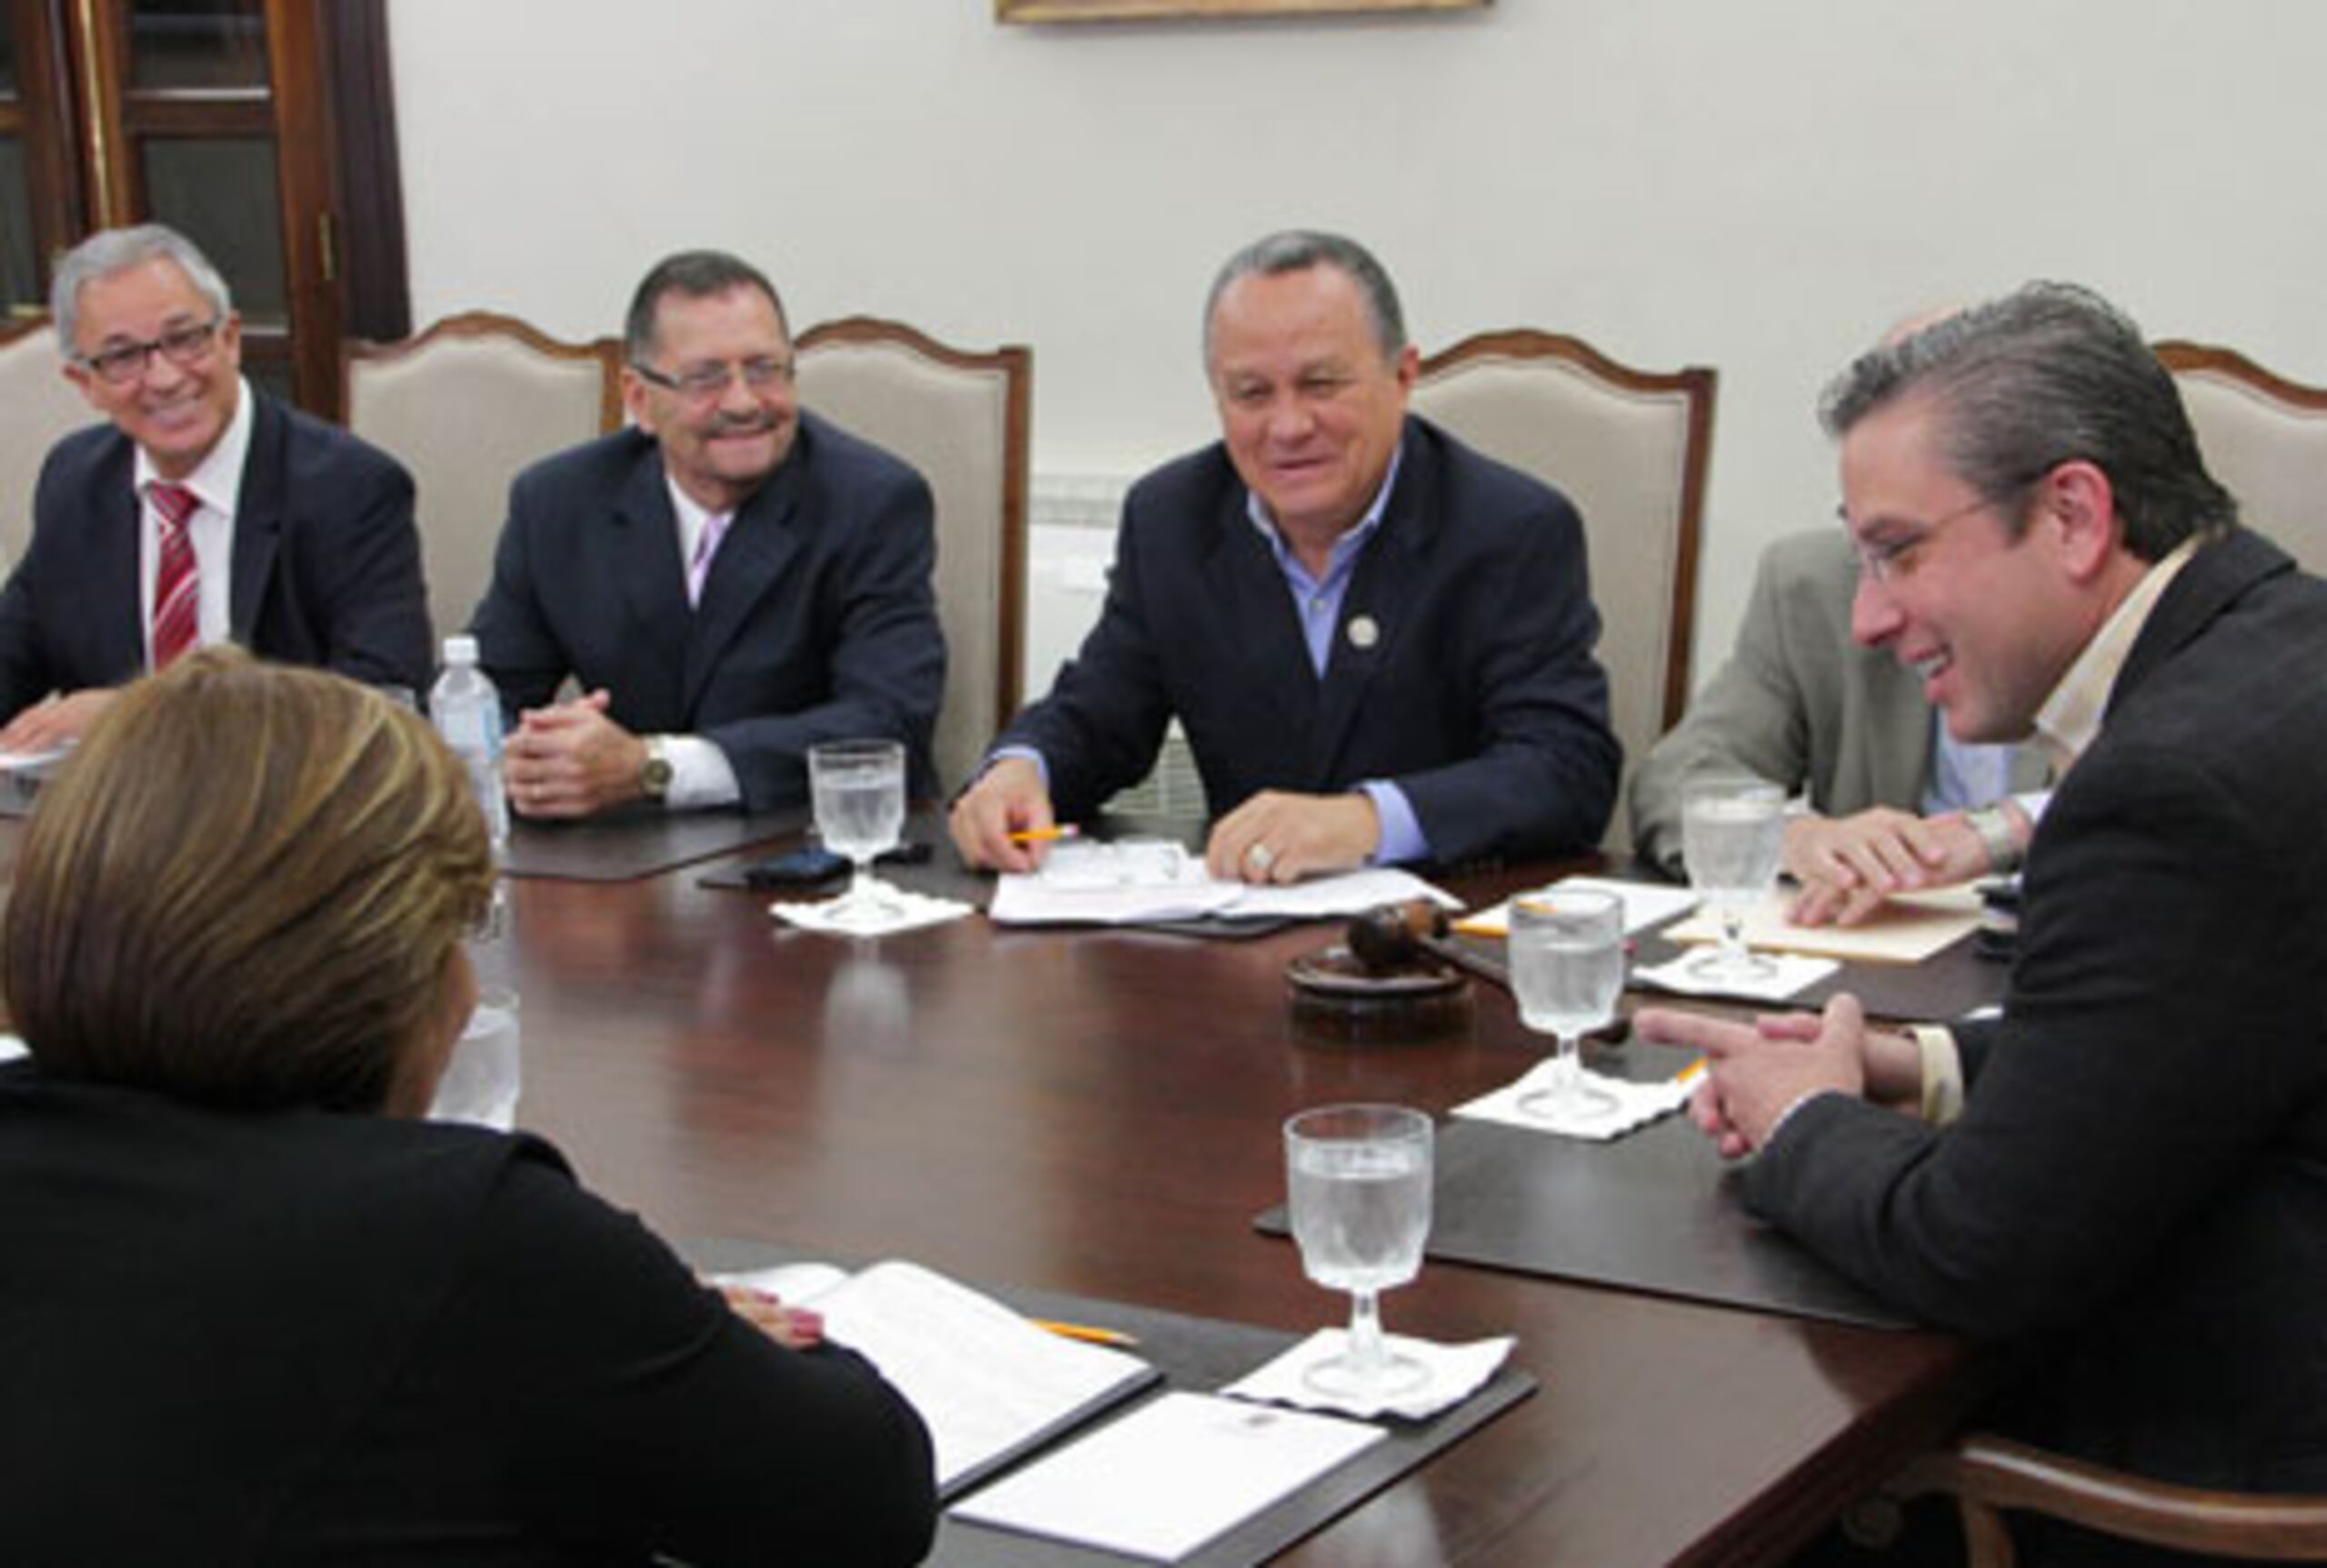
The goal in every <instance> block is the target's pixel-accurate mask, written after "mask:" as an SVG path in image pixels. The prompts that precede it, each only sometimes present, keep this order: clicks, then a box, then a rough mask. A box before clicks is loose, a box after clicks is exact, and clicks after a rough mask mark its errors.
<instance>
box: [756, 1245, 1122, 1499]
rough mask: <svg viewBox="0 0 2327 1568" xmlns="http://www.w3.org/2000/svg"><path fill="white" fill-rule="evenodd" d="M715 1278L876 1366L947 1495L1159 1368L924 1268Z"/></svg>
mask: <svg viewBox="0 0 2327 1568" xmlns="http://www.w3.org/2000/svg"><path fill="white" fill-rule="evenodd" d="M718 1283H721V1284H738V1285H745V1286H748V1287H750V1288H752V1289H754V1290H762V1291H765V1292H767V1293H769V1294H771V1295H774V1297H776V1298H777V1299H778V1300H780V1301H782V1302H784V1303H785V1304H786V1305H789V1306H813V1307H814V1308H815V1309H816V1310H817V1311H818V1312H819V1313H823V1314H824V1337H825V1338H827V1339H829V1340H831V1341H833V1342H834V1343H836V1344H844V1345H846V1346H847V1347H848V1348H849V1349H851V1350H853V1351H854V1352H856V1353H858V1354H859V1355H861V1356H863V1357H864V1359H865V1360H867V1361H869V1362H871V1363H873V1364H874V1366H876V1367H878V1368H880V1371H881V1375H882V1376H883V1377H885V1378H887V1379H888V1380H889V1382H890V1383H893V1384H894V1385H895V1387H896V1390H897V1392H898V1393H902V1394H904V1396H905V1402H906V1403H908V1404H911V1405H912V1406H913V1407H914V1410H915V1411H917V1412H918V1413H920V1415H921V1419H922V1422H923V1423H924V1424H925V1425H926V1426H927V1427H928V1428H929V1439H930V1443H931V1445H932V1446H933V1447H934V1449H935V1450H936V1458H937V1494H938V1495H939V1496H940V1497H952V1496H954V1495H955V1494H956V1493H960V1492H961V1491H963V1490H964V1488H966V1487H967V1486H969V1485H970V1484H971V1483H973V1482H975V1481H978V1480H980V1479H982V1478H984V1476H986V1475H989V1474H991V1473H993V1472H994V1471H995V1470H996V1469H998V1468H1000V1467H1001V1466H1002V1465H1004V1464H1005V1463H1009V1462H1010V1461H1011V1460H1013V1459H1015V1458H1016V1457H1018V1455H1020V1454H1022V1453H1031V1452H1032V1451H1033V1450H1034V1449H1036V1448H1039V1447H1041V1446H1042V1445H1043V1444H1044V1443H1047V1442H1049V1441H1050V1440H1051V1439H1052V1438H1053V1437H1054V1436H1056V1435H1057V1434H1059V1433H1063V1432H1066V1431H1069V1430H1071V1429H1073V1428H1074V1427H1075V1426H1078V1425H1080V1424H1081V1423H1084V1422H1085V1421H1088V1420H1089V1419H1090V1418H1091V1417H1093V1416H1094V1415H1096V1414H1097V1413H1099V1412H1101V1411H1103V1410H1106V1409H1109V1408H1111V1407H1112V1406H1114V1405H1115V1404H1117V1403H1120V1402H1122V1401H1123V1400H1125V1399H1128V1398H1130V1397H1131V1396H1132V1395H1133V1394H1134V1393H1138V1392H1139V1391H1140V1390H1141V1389H1144V1388H1145V1387H1146V1386H1148V1384H1150V1383H1154V1382H1156V1381H1157V1380H1158V1379H1160V1378H1161V1377H1162V1376H1163V1375H1164V1374H1163V1373H1160V1372H1158V1371H1156V1369H1155V1368H1154V1367H1153V1366H1150V1365H1149V1364H1148V1363H1146V1362H1144V1361H1142V1360H1141V1359H1140V1358H1139V1357H1137V1356H1135V1355H1128V1354H1126V1353H1124V1352H1122V1351H1119V1350H1110V1349H1107V1348H1106V1347H1104V1346H1103V1345H1096V1344H1085V1343H1082V1342H1080V1341H1078V1340H1072V1339H1064V1338H1062V1337H1060V1336H1059V1335H1058V1334H1055V1333H1050V1332H1049V1331H1047V1330H1044V1329H1042V1328H1038V1327H1036V1326H1035V1325H1034V1323H1031V1322H1029V1321H1028V1320H1027V1319H1025V1318H1023V1317H1021V1316H1019V1315H1018V1314H1017V1313H1014V1312H1013V1311H1011V1310H1010V1309H1009V1308H1008V1307H1006V1306H1004V1305H1003V1304H1002V1303H1000V1302H997V1301H995V1300H994V1299H993V1298H992V1297H990V1296H984V1295H981V1294H979V1293H977V1292H976V1291H974V1290H972V1289H970V1288H969V1287H968V1286H967V1285H964V1284H958V1283H955V1282H954V1281H952V1280H949V1279H947V1278H946V1277H945V1276H944V1275H943V1274H940V1273H933V1272H932V1271H930V1270H928V1269H925V1268H923V1267H921V1266H920V1265H919V1264H917V1263H900V1262H894V1261H892V1262H889V1263H875V1264H874V1265H873V1266H872V1267H870V1268H867V1269H861V1270H859V1271H858V1272H857V1273H853V1274H852V1273H844V1272H843V1271H841V1270H839V1269H836V1268H834V1267H832V1266H831V1265H830V1264H828V1263H787V1264H784V1265H783V1266H781V1267H777V1268H770V1269H759V1270H754V1271H753V1272H751V1273H734V1274H722V1275H720V1276H719V1277H718Z"/></svg>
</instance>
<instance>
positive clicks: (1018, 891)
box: [986, 839, 1462, 925]
mask: <svg viewBox="0 0 2327 1568" xmlns="http://www.w3.org/2000/svg"><path fill="white" fill-rule="evenodd" d="M1411 898H1426V899H1429V900H1430V901H1431V902H1432V903H1433V904H1439V905H1441V906H1442V907H1443V908H1446V909H1460V908H1461V907H1462V904H1461V902H1460V901H1459V900H1457V899H1455V898H1454V897H1453V896H1452V895H1451V894H1446V893H1444V892H1442V891H1441V890H1439V889H1438V888H1435V887H1433V886H1432V885H1431V884H1429V883H1426V882H1424V881H1423V879H1422V878H1421V877H1418V876H1416V875H1415V874H1413V873H1412V872H1410V871H1400V870H1398V869H1396V868H1395V867H1393V866H1374V867H1370V868H1368V869H1366V870H1363V871H1352V872H1344V873H1343V874H1340V875H1337V876H1318V877H1311V878H1310V879H1308V880H1307V881H1305V882H1296V883H1293V884H1289V885H1286V886H1282V887H1280V886H1275V885H1273V884H1272V885H1268V886H1260V887H1255V886H1253V885H1252V884H1247V883H1242V882H1222V881H1219V880H1217V879H1216V878H1214V877H1213V875H1212V874H1211V873H1210V872H1208V871H1206V870H1205V869H1204V864H1203V856H1201V855H1196V854H1189V853H1188V852H1187V851H1186V850H1184V849H1183V848H1181V847H1180V845H1178V844H1173V843H1171V842H1170V841H1168V840H1149V839H1131V840H1122V841H1118V842H1116V843H1114V844H1095V843H1089V842H1084V841H1079V840H1078V841H1073V842H1069V843H1065V844H1058V845H1056V846H1055V847H1054V848H1053V849H1052V851H1051V853H1050V854H1049V856H1048V857H1047V858H1045V859H1044V862H1043V866H1042V869H1041V870H1039V871H1035V872H1031V873H1025V874H1016V875H1010V876H1004V877H1003V878H1002V879H1001V880H1000V881H999V882H998V883H997V884H995V887H994V902H993V903H992V904H989V905H988V906H987V909H986V914H988V915H989V916H991V917H992V918H993V919H994V922H995V923H996V924H1002V925H1134V924H1141V923H1143V922H1147V921H1159V920H1196V919H1201V918H1203V917H1204V916H1207V915H1209V916H1212V917H1213V918H1215V919H1222V920H1245V919H1250V920H1265V919H1275V920H1323V919H1331V918H1333V917H1334V916H1336V915H1346V914H1363V913H1364V912H1365V911H1367V910H1369V909H1373V908H1374V907H1376V906H1378V905H1380V904H1400V903H1403V902H1404V901H1406V900H1407V899H1411Z"/></svg>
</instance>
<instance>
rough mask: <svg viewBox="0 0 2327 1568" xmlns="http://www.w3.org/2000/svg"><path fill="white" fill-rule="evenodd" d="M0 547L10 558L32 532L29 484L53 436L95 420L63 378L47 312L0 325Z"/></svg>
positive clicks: (17, 553) (18, 553) (93, 412)
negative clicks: (2, 412)
mask: <svg viewBox="0 0 2327 1568" xmlns="http://www.w3.org/2000/svg"><path fill="white" fill-rule="evenodd" d="M0 408H5V409H6V410H7V411H8V414H7V418H6V419H5V421H0V548H5V551H6V552H7V559H8V560H10V561H14V560H15V559H17V558H18V557H19V556H21V555H22V554H24V553H25V545H26V544H29V543H31V541H32V536H33V486H34V484H35V483H36V482H37V481H38V480H39V478H40V465H41V462H42V460H43V459H44V458H45V457H46V456H47V455H48V449H49V448H50V447H52V446H54V445H55V444H56V441H57V438H58V437H59V436H61V435H64V434H67V433H69V432H71V431H75V430H78V429H80V428H81V426H83V425H85V424H94V423H95V422H96V420H97V418H98V414H97V412H96V410H95V409H93V408H91V407H90V406H89V404H88V403H87V401H86V400H85V399H84V398H83V397H82V395H81V394H80V391H79V389H78V388H76V387H75V386H74V385H73V384H72V383H71V382H69V381H67V380H65V375H64V359H63V356H62V355H60V354H59V353H58V350H57V347H56V339H55V336H54V335H52V334H51V333H50V332H49V329H48V317H46V316H45V315H35V316H28V317H26V318H25V319H24V320H22V321H19V322H10V323H8V324H7V325H0Z"/></svg>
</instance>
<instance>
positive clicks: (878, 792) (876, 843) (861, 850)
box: [808, 741, 905, 928]
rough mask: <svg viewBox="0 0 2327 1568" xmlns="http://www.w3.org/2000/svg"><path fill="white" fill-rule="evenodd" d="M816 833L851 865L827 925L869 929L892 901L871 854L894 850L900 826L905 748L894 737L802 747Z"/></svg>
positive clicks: (892, 907) (891, 909)
mask: <svg viewBox="0 0 2327 1568" xmlns="http://www.w3.org/2000/svg"><path fill="white" fill-rule="evenodd" d="M808 788H809V793H810V794H811V796H812V797H813V798H814V802H815V808H816V834H817V836H818V837H819V838H821V839H823V840H824V847H825V848H827V849H829V850H831V851H832V852H833V853H834V854H842V855H846V856H847V857H848V859H849V861H850V863H851V864H853V865H854V867H855V870H854V874H852V875H851V876H850V877H849V880H848V891H847V893H845V894H843V895H842V896H841V898H840V900H839V902H838V903H836V904H834V905H833V907H832V911H831V914H832V919H833V923H834V924H836V925H840V926H842V927H844V928H846V927H857V928H870V927H873V926H875V925H878V924H880V923H881V922H883V921H884V920H886V919H888V918H890V917H892V916H893V915H894V914H895V913H896V911H897V908H898V905H897V902H896V900H895V899H894V898H892V897H891V896H890V895H889V894H888V890H887V889H885V888H884V887H883V886H882V885H881V883H880V880H879V879H878V878H877V877H875V876H874V874H873V861H874V856H876V855H879V854H884V853H885V852H886V851H889V850H892V849H894V848H896V846H897V840H898V838H899V836H900V835H901V834H904V826H905V748H904V744H903V743H902V742H898V741H830V742H827V743H825V744H823V745H819V746H810V747H809V748H808Z"/></svg>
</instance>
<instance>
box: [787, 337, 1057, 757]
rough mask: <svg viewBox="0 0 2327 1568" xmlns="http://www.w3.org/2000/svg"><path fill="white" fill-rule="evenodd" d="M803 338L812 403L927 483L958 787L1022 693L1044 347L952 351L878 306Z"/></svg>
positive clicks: (942, 735) (938, 751)
mask: <svg viewBox="0 0 2327 1568" xmlns="http://www.w3.org/2000/svg"><path fill="white" fill-rule="evenodd" d="M796 346H797V348H798V351H799V355H800V372H799V375H800V400H801V403H802V404H803V405H804V406H805V407H807V408H809V409H811V410H813V411H814V412H815V413H817V414H822V415H824V417H826V418H828V419H830V420H832V421H833V422H834V424H838V425H840V426H841V427H842V428H844V429H845V430H847V431H849V432H851V433H852V434H857V435H861V436H863V437H864V438H865V439H866V440H867V441H870V442H873V443H874V444H876V445H878V446H881V447H884V448H885V449H886V450H888V451H889V452H892V453H894V454H896V455H897V456H899V457H901V458H903V459H904V461H906V462H907V463H910V464H913V465H914V467H915V468H916V469H918V470H920V472H921V474H922V477H923V478H924V479H926V480H928V481H929V488H930V491H931V493H932V494H933V495H934V499H935V503H936V514H937V584H936V588H937V618H938V621H939V623H940V624H942V625H943V626H944V630H945V649H946V664H945V705H944V709H943V710H942V711H941V712H940V714H939V715H938V720H937V738H936V742H935V744H934V754H935V757H936V763H937V772H938V776H939V778H940V780H941V781H942V783H943V784H944V787H945V788H946V789H948V790H951V789H954V788H958V787H959V786H960V785H961V784H962V783H963V782H964V780H966V779H967V778H968V777H969V776H970V774H972V772H973V771H974V770H975V768H976V766H977V764H978V763H979V761H980V759H981V758H983V757H984V754H985V748H986V746H987V744H989V743H991V742H992V741H993V739H994V734H995V733H996V732H997V731H999V730H1000V729H1001V727H1002V724H1003V723H1004V721H1005V720H1006V719H1008V718H1009V716H1010V714H1012V713H1013V712H1014V710H1015V709H1016V707H1017V704H1018V682H1019V670H1020V663H1021V661H1022V659H1023V658H1024V647H1025V626H1026V609H1025V605H1026V465H1027V454H1028V446H1029V442H1030V440H1031V410H1032V406H1033V394H1034V354H1033V352H1032V351H1031V350H1029V349H1025V348H1021V347H1004V348H997V349H994V350H992V351H991V352H987V353H975V352H972V351H968V350H964V349H958V348H951V347H948V346H947V345H944V344H942V343H938V342H936V341H935V340H934V339H933V338H930V337H928V336H926V335H924V334H922V333H920V332H917V331H915V330H914V328H912V327H910V326H906V325H904V324H902V323H900V322H894V321H881V320H876V319H874V318H873V317H870V316H850V317H847V318H846V319H844V320H840V321H830V322H824V323H822V324H820V325H816V326H814V327H811V328H809V329H808V330H807V331H806V332H804V333H802V334H801V335H799V337H798V339H797V340H796Z"/></svg>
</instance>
